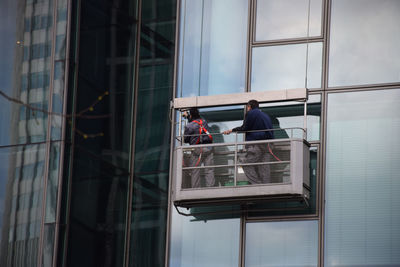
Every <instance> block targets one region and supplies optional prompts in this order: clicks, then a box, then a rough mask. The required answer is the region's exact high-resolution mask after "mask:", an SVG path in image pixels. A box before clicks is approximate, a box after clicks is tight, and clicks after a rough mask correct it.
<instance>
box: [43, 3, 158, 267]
mask: <svg viewBox="0 0 400 267" xmlns="http://www.w3.org/2000/svg"><path fill="white" fill-rule="evenodd" d="M59 7H60V9H58V10H57V12H58V15H59V18H58V20H59V22H58V23H59V24H60V26H63V22H62V20H63V19H64V17H65V11H64V10H63V7H64V6H63V5H62V4H60V6H59ZM74 7H76V10H73V11H72V12H73V14H74V15H76V14H79V18H80V19H76V18H77V17H74V16H73V19H72V21H73V23H72V25H71V26H72V27H73V30H72V32H73V33H76V35H77V36H74V35H75V34H72V37H73V38H75V37H76V38H78V40H79V42H78V41H76V42H72V45H73V46H75V45H79V47H76V46H75V47H73V49H72V50H73V52H72V53H78V55H75V56H74V57H71V60H72V61H71V64H70V67H71V68H72V69H71V72H70V73H72V74H74V75H76V76H75V77H74V76H73V75H71V80H70V83H69V84H71V85H73V86H76V87H74V88H72V87H71V88H69V92H71V94H70V98H69V99H68V103H70V104H71V106H74V108H75V110H76V113H77V114H76V116H75V117H74V118H72V121H71V125H73V127H71V128H70V129H69V131H70V132H72V133H73V134H74V143H73V144H74V146H73V147H72V149H71V150H72V151H73V155H71V157H70V159H71V162H69V163H68V164H69V165H70V166H73V169H72V171H70V173H67V175H68V178H65V179H69V183H70V192H68V193H69V196H70V199H69V200H68V201H69V203H68V204H69V205H68V211H69V214H68V215H67V216H68V223H69V225H68V232H67V234H68V236H67V237H64V240H68V242H64V244H66V246H67V247H66V248H64V251H66V254H65V255H64V256H65V257H66V258H65V266H86V267H90V266H96V267H97V266H122V265H123V262H124V260H125V250H124V247H125V242H124V240H125V237H126V216H127V215H126V214H127V198H128V192H129V186H128V184H129V178H130V177H131V176H130V169H131V168H130V167H131V164H130V163H131V162H130V158H131V145H132V144H131V137H132V132H131V130H132V123H133V119H132V110H133V95H134V75H135V67H134V66H135V60H136V57H135V51H136V45H135V44H136V33H137V6H136V1H131V0H122V1H82V2H81V4H79V5H74ZM75 23H79V25H77V24H75ZM60 34H62V31H61V32H60ZM153 36H154V35H153ZM59 38H61V39H63V37H59ZM157 38H159V37H158V36H157V37H156V39H157ZM61 51H62V48H60V49H59V50H58V52H60V53H58V54H57V58H59V59H60V60H61V61H60V62H64V58H63V56H62V54H61ZM75 58H79V69H75V68H74V67H75V66H77V64H76V63H77V62H73V60H74V59H75ZM55 68H56V69H55V73H58V72H57V70H58V69H59V70H60V73H62V69H63V68H65V65H64V64H56V66H55ZM61 81H62V77H60V79H59V82H60V83H61ZM60 90H61V87H60ZM55 108H59V109H60V110H61V108H62V105H57V106H56V107H55ZM51 153H52V155H54V156H57V155H58V153H59V151H58V150H57V147H53V148H52V150H51ZM51 164H54V165H52V166H51V167H50V170H51V171H52V168H54V170H53V171H54V172H56V169H57V168H56V164H57V160H54V161H51ZM50 178H51V177H50ZM50 182H52V183H53V184H52V185H49V186H55V185H56V184H57V183H56V181H53V180H50ZM49 197H54V198H56V195H54V196H51V195H50V196H49ZM48 208H49V209H48V210H47V211H48V212H49V213H48V217H47V218H46V219H48V220H49V221H51V220H52V207H51V206H50V207H48ZM60 244H62V245H63V242H60Z"/></svg>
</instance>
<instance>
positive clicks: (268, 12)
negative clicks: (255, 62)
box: [256, 0, 322, 41]
mask: <svg viewBox="0 0 400 267" xmlns="http://www.w3.org/2000/svg"><path fill="white" fill-rule="evenodd" d="M321 11H322V1H321V0H258V1H257V14H256V15H257V17H256V41H263V40H276V39H289V38H301V37H309V36H319V35H321V25H322V22H321Z"/></svg>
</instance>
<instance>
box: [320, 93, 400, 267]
mask: <svg viewBox="0 0 400 267" xmlns="http://www.w3.org/2000/svg"><path fill="white" fill-rule="evenodd" d="M327 115H328V117H327V151H326V188H325V192H326V193H325V194H326V196H325V198H326V206H325V214H326V219H325V229H326V230H325V266H367V265H370V266H399V265H400V254H399V251H400V227H399V226H400V179H399V178H400V176H399V173H400V165H399V162H400V142H399V136H400V89H395V90H379V91H365V92H353V93H336V94H330V95H328V111H327Z"/></svg>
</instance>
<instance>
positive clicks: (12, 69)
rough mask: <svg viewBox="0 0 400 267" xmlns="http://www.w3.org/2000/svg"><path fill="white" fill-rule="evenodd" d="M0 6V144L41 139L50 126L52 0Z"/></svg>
mask: <svg viewBox="0 0 400 267" xmlns="http://www.w3.org/2000/svg"><path fill="white" fill-rule="evenodd" d="M0 10H1V11H0V12H1V13H0V25H1V26H0V29H1V32H0V33H1V36H2V37H1V40H0V53H1V54H0V56H1V57H0V58H1V63H0V92H1V94H2V95H1V96H0V126H1V127H0V145H9V144H22V143H31V142H32V143H34V142H41V141H43V140H45V138H46V131H47V130H46V129H47V117H48V116H47V110H48V92H49V83H50V71H51V70H50V68H51V61H50V58H51V47H52V33H53V25H52V18H53V0H43V1H39V2H33V1H24V0H21V1H9V0H7V1H2V2H1V4H0ZM21 102H22V103H24V104H26V105H21Z"/></svg>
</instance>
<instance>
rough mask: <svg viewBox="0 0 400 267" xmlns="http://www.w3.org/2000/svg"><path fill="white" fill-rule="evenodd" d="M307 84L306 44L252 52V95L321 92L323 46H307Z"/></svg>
mask: <svg viewBox="0 0 400 267" xmlns="http://www.w3.org/2000/svg"><path fill="white" fill-rule="evenodd" d="M308 45H309V50H308V71H307V72H308V73H307V84H306V63H307V62H306V58H307V57H306V55H307V44H296V45H282V46H267V47H257V48H254V49H253V55H252V57H253V60H252V76H251V91H253V92H257V91H267V90H280V89H292V88H304V87H308V88H320V87H321V71H322V43H310V44H308Z"/></svg>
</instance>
